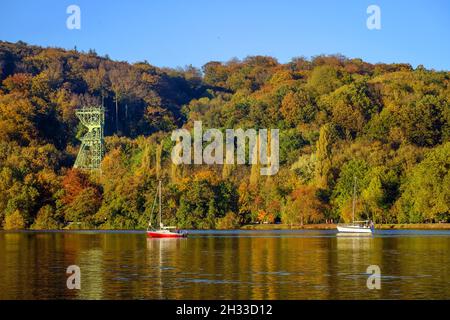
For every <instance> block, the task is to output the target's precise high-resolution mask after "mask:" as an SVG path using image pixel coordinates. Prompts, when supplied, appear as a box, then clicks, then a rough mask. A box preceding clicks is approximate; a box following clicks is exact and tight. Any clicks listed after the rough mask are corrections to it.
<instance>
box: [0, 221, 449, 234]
mask: <svg viewBox="0 0 450 320" xmlns="http://www.w3.org/2000/svg"><path fill="white" fill-rule="evenodd" d="M336 229H337V224H335V223H317V224H305V225H288V224H246V225H242V226H240V227H238V228H234V229H180V230H194V231H208V230H212V231H232V230H248V231H251V230H265V231H271V230H336ZM375 229H376V230H450V223H399V224H395V223H393V224H375ZM23 231H25V232H64V231H69V232H70V231H75V232H77V231H83V232H95V231H106V232H107V231H117V232H129V231H131V232H145V229H90V228H86V229H84V228H79V229H76V228H73V229H71V228H63V229H20V230H4V229H0V232H6V233H8V232H23Z"/></svg>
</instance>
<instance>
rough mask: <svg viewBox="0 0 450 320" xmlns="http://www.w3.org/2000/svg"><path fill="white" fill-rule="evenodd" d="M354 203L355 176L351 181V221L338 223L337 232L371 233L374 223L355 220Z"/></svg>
mask: <svg viewBox="0 0 450 320" xmlns="http://www.w3.org/2000/svg"><path fill="white" fill-rule="evenodd" d="M355 204H356V177H355V178H354V183H353V204H352V223H349V224H338V225H337V229H338V231H339V232H345V233H373V231H374V229H375V228H374V224H373V223H372V221H369V220H364V221H355Z"/></svg>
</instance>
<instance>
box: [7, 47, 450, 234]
mask: <svg viewBox="0 0 450 320" xmlns="http://www.w3.org/2000/svg"><path fill="white" fill-rule="evenodd" d="M92 104H98V105H100V104H103V105H104V106H105V108H106V125H105V134H106V136H107V137H106V151H107V152H106V156H105V158H104V160H103V162H102V171H101V174H100V173H98V172H97V173H89V172H84V171H80V170H75V169H72V166H73V163H74V161H75V157H76V154H77V151H78V148H79V146H80V141H79V138H80V137H82V136H83V134H84V133H85V129H84V128H83V127H82V126H81V125H80V124H79V121H78V120H77V118H76V117H75V109H76V108H78V107H81V106H83V105H92ZM194 120H201V121H203V127H204V128H219V129H226V128H243V129H245V128H255V129H258V128H278V129H280V165H281V168H280V171H279V172H278V174H277V175H274V176H271V177H270V176H260V175H259V170H258V168H257V165H254V166H251V165H235V166H232V165H225V166H222V165H213V166H211V165H209V166H207V165H195V166H194V165H192V166H187V165H182V166H175V165H174V164H172V162H171V159H170V152H171V149H172V147H173V142H172V141H171V140H170V134H171V132H172V130H173V129H176V128H180V127H185V128H187V129H191V128H192V125H193V121H194ZM449 126H450V72H447V71H446V72H436V71H432V70H426V69H425V68H423V67H421V66H419V67H417V68H415V69H414V68H412V67H411V66H410V65H408V64H370V63H366V62H364V61H362V60H360V59H348V58H345V57H342V56H339V55H333V56H317V57H314V58H312V59H310V60H308V59H304V58H294V59H292V61H291V62H289V63H286V64H281V63H279V62H278V61H277V60H276V59H274V58H271V57H265V56H249V57H247V58H246V59H244V60H242V61H240V60H236V59H235V60H230V61H228V62H209V63H207V64H205V65H204V66H203V67H202V70H197V69H195V68H193V67H186V68H183V69H168V68H158V67H155V66H152V65H151V64H149V63H147V62H140V63H134V64H129V63H126V62H117V61H112V60H110V59H109V58H108V57H100V56H98V55H97V54H96V53H95V52H88V53H80V52H77V51H75V50H70V51H68V50H63V49H57V48H41V47H37V46H30V45H27V44H25V43H21V42H18V43H16V44H12V43H8V42H0V175H1V178H0V227H1V228H4V229H21V228H33V229H49V228H50V229H51V228H64V227H67V226H69V227H81V228H143V227H145V226H146V224H147V222H148V219H149V217H150V213H151V209H152V204H153V201H154V194H155V188H156V184H157V180H158V177H161V178H162V179H163V180H164V183H163V186H164V193H163V194H164V198H163V208H164V210H163V215H164V218H165V221H167V222H171V223H176V224H178V226H180V227H183V228H234V227H238V226H239V225H241V224H245V223H250V222H274V221H279V220H281V221H282V222H283V223H288V224H301V223H304V224H306V223H316V222H324V221H326V220H330V219H333V220H334V221H337V220H340V221H348V220H349V219H350V218H351V199H352V191H353V180H354V177H356V178H357V181H358V201H357V206H356V209H357V213H358V216H359V217H360V218H368V217H369V218H371V219H374V220H375V221H376V222H377V223H409V222H415V223H416V222H438V221H449V220H450V173H449V172H450V127H449Z"/></svg>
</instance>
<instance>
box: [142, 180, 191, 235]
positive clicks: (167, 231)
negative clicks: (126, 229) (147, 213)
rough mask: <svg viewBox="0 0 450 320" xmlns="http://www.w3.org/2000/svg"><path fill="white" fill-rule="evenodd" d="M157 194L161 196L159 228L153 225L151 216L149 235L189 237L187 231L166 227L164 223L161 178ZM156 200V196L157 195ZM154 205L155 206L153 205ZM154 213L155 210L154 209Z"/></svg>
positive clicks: (148, 228)
mask: <svg viewBox="0 0 450 320" xmlns="http://www.w3.org/2000/svg"><path fill="white" fill-rule="evenodd" d="M157 194H158V196H159V216H158V217H159V229H155V228H153V227H152V219H151V217H150V221H149V223H148V227H147V236H148V237H151V238H183V237H187V232H182V231H181V230H177V227H166V226H164V225H163V223H162V216H161V211H162V210H161V180H159V184H158V190H157ZM155 202H156V197H155ZM153 207H154V206H153ZM152 215H153V210H152Z"/></svg>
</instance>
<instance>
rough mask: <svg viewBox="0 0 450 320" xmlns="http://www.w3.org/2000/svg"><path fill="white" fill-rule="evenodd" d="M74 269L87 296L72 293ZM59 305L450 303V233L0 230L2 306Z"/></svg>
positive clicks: (0, 288) (82, 292)
mask: <svg viewBox="0 0 450 320" xmlns="http://www.w3.org/2000/svg"><path fill="white" fill-rule="evenodd" d="M69 265H78V266H79V267H80V270H81V289H80V290H76V289H75V290H69V289H67V286H66V280H67V277H68V275H67V274H66V269H67V267H68V266H69ZM369 265H377V266H379V267H380V270H381V288H380V289H379V290H378V289H373V290H369V289H368V288H367V285H366V282H367V278H368V277H369V274H367V273H366V272H367V267H368V266H369ZM55 298H56V299H61V298H64V299H380V298H381V299H450V232H449V231H417V230H414V231H383V232H381V231H379V233H377V234H375V235H368V236H349V235H347V236H341V235H337V234H336V232H334V231H201V232H200V231H192V232H191V233H190V236H189V237H188V238H187V239H148V238H147V237H146V235H145V233H142V232H84V231H83V232H0V299H55Z"/></svg>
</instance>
